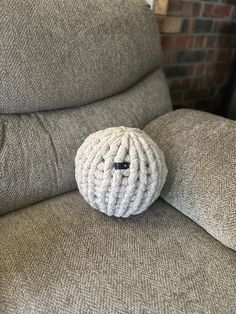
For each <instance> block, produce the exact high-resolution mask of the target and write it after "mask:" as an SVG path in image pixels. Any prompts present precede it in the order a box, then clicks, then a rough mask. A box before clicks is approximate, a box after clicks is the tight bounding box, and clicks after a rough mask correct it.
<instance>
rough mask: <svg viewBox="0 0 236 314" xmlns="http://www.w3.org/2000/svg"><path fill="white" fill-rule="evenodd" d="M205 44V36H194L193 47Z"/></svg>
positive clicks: (200, 46)
mask: <svg viewBox="0 0 236 314" xmlns="http://www.w3.org/2000/svg"><path fill="white" fill-rule="evenodd" d="M205 46H206V37H205V36H197V37H195V41H194V47H195V48H204V47H205Z"/></svg>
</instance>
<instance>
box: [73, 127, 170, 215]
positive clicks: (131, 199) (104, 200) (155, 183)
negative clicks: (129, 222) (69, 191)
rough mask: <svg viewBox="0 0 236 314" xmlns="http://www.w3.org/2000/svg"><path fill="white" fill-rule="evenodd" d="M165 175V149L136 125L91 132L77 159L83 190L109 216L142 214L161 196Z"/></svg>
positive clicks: (95, 206)
mask: <svg viewBox="0 0 236 314" xmlns="http://www.w3.org/2000/svg"><path fill="white" fill-rule="evenodd" d="M166 176H167V168H166V163H165V159H164V155H163V153H162V151H161V150H160V149H159V148H158V146H157V144H156V143H155V142H154V141H153V140H152V139H151V138H150V137H149V136H148V135H147V134H146V133H145V132H144V131H141V130H139V129H134V128H127V127H123V126H121V127H114V128H108V129H105V130H102V131H98V132H96V133H94V134H91V135H90V136H88V137H87V138H86V140H85V141H84V143H83V144H82V145H81V146H80V148H79V149H78V151H77V154H76V158H75V178H76V182H77V185H78V188H79V191H80V193H81V194H82V196H83V197H84V198H85V200H86V201H87V202H88V203H89V204H90V205H91V206H92V207H93V208H95V209H98V210H99V211H101V212H102V213H104V214H106V215H108V216H116V217H128V216H130V215H137V214H139V213H142V212H143V211H144V210H146V209H147V208H148V207H149V206H150V205H151V204H152V203H153V202H154V201H155V200H156V199H157V198H158V197H159V195H160V192H161V190H162V188H163V185H164V183H165V181H166Z"/></svg>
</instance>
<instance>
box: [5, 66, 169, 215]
mask: <svg viewBox="0 0 236 314" xmlns="http://www.w3.org/2000/svg"><path fill="white" fill-rule="evenodd" d="M153 91H155V92H153ZM170 109H171V104H170V98H169V92H168V89H167V85H166V81H165V78H164V75H163V71H162V70H161V69H159V70H157V71H155V72H153V73H152V74H150V75H148V76H147V77H146V78H145V79H143V80H142V81H140V82H139V83H138V84H136V85H135V86H133V87H132V88H130V89H128V90H126V91H125V92H123V93H121V94H118V95H116V96H113V97H110V98H108V99H105V100H103V101H100V102H96V103H94V104H91V105H87V106H83V107H80V108H76V109H71V110H69V109H67V110H61V111H54V112H53V111H50V112H42V113H34V114H33V113H32V114H22V115H0V164H1V167H0V182H1V184H0V204H1V206H0V214H3V213H6V212H9V211H11V210H13V209H18V208H21V207H24V206H27V205H29V204H32V203H35V202H38V201H40V200H44V199H46V198H49V197H52V196H55V195H58V194H61V193H65V192H68V191H72V190H75V189H76V187H77V186H76V182H75V178H74V158H75V154H76V151H77V149H78V148H79V146H80V145H81V144H82V142H83V141H84V139H85V138H86V137H87V136H88V135H89V134H90V133H93V132H95V131H97V130H100V129H105V128H107V127H112V126H120V125H126V126H130V127H137V128H143V127H144V126H145V124H146V123H148V122H150V121H151V120H152V119H154V117H156V116H158V115H161V114H163V113H165V112H166V111H168V110H170Z"/></svg>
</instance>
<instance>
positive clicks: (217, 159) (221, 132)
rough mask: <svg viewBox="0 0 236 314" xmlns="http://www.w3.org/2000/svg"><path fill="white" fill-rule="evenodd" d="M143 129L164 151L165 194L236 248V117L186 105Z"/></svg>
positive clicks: (217, 236) (216, 235) (224, 241)
mask: <svg viewBox="0 0 236 314" xmlns="http://www.w3.org/2000/svg"><path fill="white" fill-rule="evenodd" d="M144 130H145V131H146V132H147V133H148V134H149V135H150V136H151V137H152V138H153V139H154V141H155V142H156V143H157V144H158V146H159V147H160V148H161V149H162V151H163V152H164V155H165V159H166V163H167V168H168V170H169V172H168V176H167V181H166V184H165V186H164V189H163V190H162V194H161V195H162V197H163V198H164V199H165V200H166V201H167V202H168V203H169V204H171V205H172V206H174V207H175V208H177V209H179V210H180V211H181V212H182V213H184V214H186V215H187V216H188V217H190V218H191V219H193V220H194V221H195V222H196V223H198V224H199V225H200V226H202V227H203V228H204V229H206V230H207V231H208V232H209V233H210V234H211V235H212V236H213V237H215V238H216V239H218V240H219V241H221V242H222V243H223V244H225V245H227V246H228V247H230V248H232V249H234V250H236V122H235V121H232V120H229V119H225V118H222V117H219V116H216V115H212V114H209V113H206V112H201V111H196V110H188V109H182V110H177V111H175V112H172V113H170V114H166V115H164V116H162V117H160V118H158V119H155V120H154V121H152V122H150V123H149V124H148V125H147V126H146V127H145V129H144Z"/></svg>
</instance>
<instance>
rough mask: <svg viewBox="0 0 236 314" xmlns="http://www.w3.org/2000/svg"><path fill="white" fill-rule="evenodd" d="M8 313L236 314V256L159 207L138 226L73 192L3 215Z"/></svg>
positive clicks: (0, 278) (0, 303)
mask: <svg viewBox="0 0 236 314" xmlns="http://www.w3.org/2000/svg"><path fill="white" fill-rule="evenodd" d="M0 252H1V254H0V308H1V314H10V313H12V314H13V313H14V314H16V313H17V314H29V313H34V314H37V313H43V314H51V313H61V314H64V313H80V314H87V313H90V314H104V313H109V314H110V313H111V314H113V313H119V314H130V313H132V314H143V313H148V314H149V313H150V314H157V313H160V314H162V313H163V314H166V313H168V314H172V313H173V314H176V313H198V314H200V313H202V314H205V313H217V314H225V313H227V314H228V313H235V308H236V298H235V284H236V253H235V252H234V251H232V250H230V249H228V248H226V247H225V246H223V245H222V244H221V243H220V242H218V241H216V240H215V239H214V238H213V237H211V236H210V235H209V234H207V233H206V232H205V231H204V230H203V229H202V228H200V227H199V226H198V225H197V224H195V223H193V222H192V221H191V220H190V219H188V218H187V217H185V216H184V215H182V214H181V213H180V212H178V211H177V210H175V209H174V208H172V207H171V206H170V205H168V204H166V203H165V202H164V201H162V200H158V201H157V202H156V203H154V205H153V206H152V207H151V208H150V209H149V210H148V211H146V212H144V213H143V214H141V215H138V216H132V217H130V218H129V219H122V218H110V217H107V216H105V215H104V214H101V213H99V212H98V211H95V210H91V208H90V207H89V205H88V204H87V203H86V201H85V200H84V199H83V198H82V196H81V195H80V194H79V192H72V193H68V194H66V195H62V196H59V197H57V198H54V199H51V200H48V201H45V202H43V203H39V204H36V205H33V206H31V207H28V208H26V209H22V210H20V211H15V212H13V213H11V214H9V215H5V216H4V217H1V218H0Z"/></svg>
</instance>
